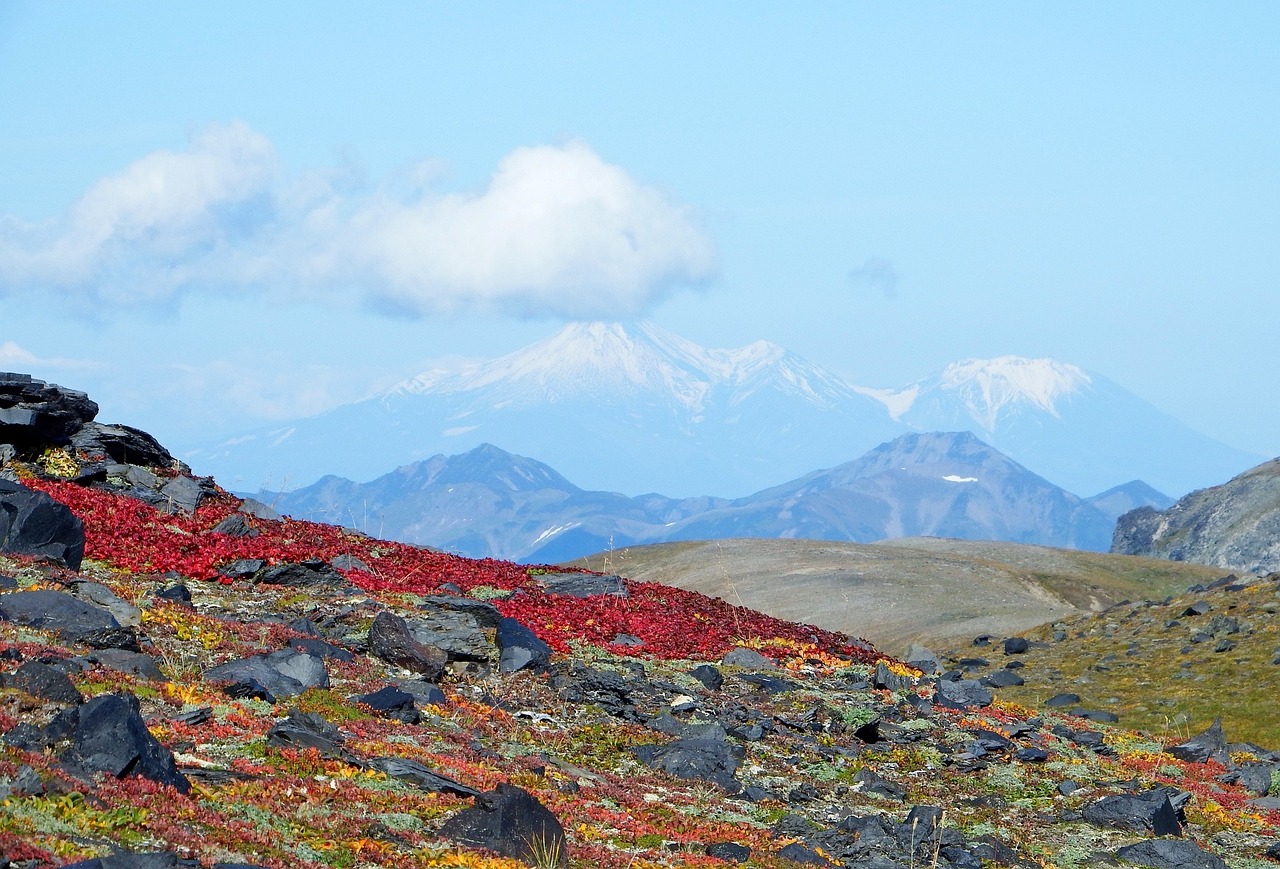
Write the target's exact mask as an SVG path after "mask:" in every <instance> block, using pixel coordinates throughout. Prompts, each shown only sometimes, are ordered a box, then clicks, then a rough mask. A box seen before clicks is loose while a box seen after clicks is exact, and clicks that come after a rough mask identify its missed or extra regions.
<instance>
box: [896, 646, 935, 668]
mask: <svg viewBox="0 0 1280 869" xmlns="http://www.w3.org/2000/svg"><path fill="white" fill-rule="evenodd" d="M902 660H904V661H906V662H907V663H908V664H910V665H911V666H913V667H915V668H916V669H917V670H919V671H920V672H922V673H924V674H925V675H926V676H933V675H936V674H937V673H938V671H939V669H940V667H939V664H938V656H937V654H936V653H934V651H933V650H932V649H930V648H927V647H925V646H921V645H919V644H918V643H912V644H911V645H910V646H907V653H906V654H905V655H903V657H902Z"/></svg>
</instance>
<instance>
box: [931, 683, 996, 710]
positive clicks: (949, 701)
mask: <svg viewBox="0 0 1280 869" xmlns="http://www.w3.org/2000/svg"><path fill="white" fill-rule="evenodd" d="M994 699H995V697H994V696H993V695H992V693H991V689H990V688H987V687H986V686H985V685H983V684H982V683H981V682H979V681H978V680H977V679H955V680H952V679H939V680H938V687H937V691H936V693H935V695H934V702H935V703H937V704H938V705H939V706H949V707H951V708H952V709H967V708H969V707H971V706H990V705H991V702H992V701H993V700H994Z"/></svg>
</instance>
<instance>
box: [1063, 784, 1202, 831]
mask: <svg viewBox="0 0 1280 869" xmlns="http://www.w3.org/2000/svg"><path fill="white" fill-rule="evenodd" d="M1084 819H1085V820H1086V821H1088V822H1089V823H1090V824H1093V825H1094V826H1095V827H1109V828H1111V829H1116V830H1129V831H1130V832H1133V833H1149V834H1151V835H1155V836H1181V835H1182V824H1180V823H1179V822H1178V813H1177V810H1175V809H1174V807H1173V803H1172V802H1171V801H1170V799H1169V793H1168V791H1165V790H1163V789H1160V788H1157V789H1155V790H1150V791H1146V792H1145V793H1141V794H1116V795H1114V796H1109V797H1103V798H1102V799H1100V800H1098V801H1097V802H1094V803H1090V804H1089V805H1087V806H1085V807H1084Z"/></svg>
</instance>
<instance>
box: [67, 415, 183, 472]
mask: <svg viewBox="0 0 1280 869" xmlns="http://www.w3.org/2000/svg"><path fill="white" fill-rule="evenodd" d="M71 445H72V446H74V447H75V448H76V450H77V451H78V452H80V453H82V454H83V455H85V456H86V457H87V458H89V459H90V460H98V461H101V460H103V459H108V458H109V459H112V460H113V461H115V462H118V463H120V464H125V465H140V466H143V467H149V468H172V467H175V466H177V465H178V464H179V463H178V462H177V461H176V460H175V459H174V457H173V456H172V455H170V453H169V451H168V450H166V449H165V448H164V447H162V446H161V445H160V442H159V441H157V440H156V439H155V438H153V437H152V436H151V435H149V434H147V433H146V432H144V431H142V430H141V429H136V428H133V427H131V426H127V425H103V424H102V423H97V422H90V423H86V424H85V425H84V426H82V427H81V428H80V429H79V431H77V432H76V433H75V434H74V435H73V436H72V437H71Z"/></svg>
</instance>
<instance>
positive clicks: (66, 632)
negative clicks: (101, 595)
mask: <svg viewBox="0 0 1280 869" xmlns="http://www.w3.org/2000/svg"><path fill="white" fill-rule="evenodd" d="M0 618H3V619H6V620H8V621H11V622H17V623H18V624H20V625H26V626H28V627H32V628H37V629H39V630H45V631H57V632H58V633H59V634H60V635H61V636H62V637H63V638H64V639H66V640H70V641H75V640H78V639H79V638H80V637H82V636H83V635H85V634H88V633H90V632H91V631H99V630H104V629H119V628H120V623H119V622H118V621H116V619H115V616H113V615H111V613H110V612H109V611H107V610H106V609H104V608H103V607H100V606H95V605H94V604H91V603H86V602H85V601H82V600H80V599H79V598H76V597H73V596H72V595H69V594H66V593H64V592H61V591H51V590H48V589H41V590H39V591H15V592H11V593H10V594H5V595H0Z"/></svg>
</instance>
